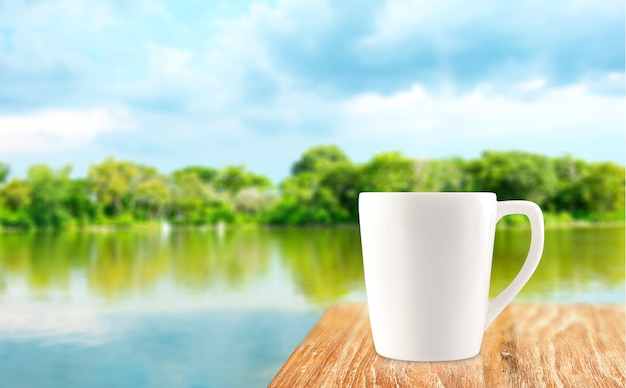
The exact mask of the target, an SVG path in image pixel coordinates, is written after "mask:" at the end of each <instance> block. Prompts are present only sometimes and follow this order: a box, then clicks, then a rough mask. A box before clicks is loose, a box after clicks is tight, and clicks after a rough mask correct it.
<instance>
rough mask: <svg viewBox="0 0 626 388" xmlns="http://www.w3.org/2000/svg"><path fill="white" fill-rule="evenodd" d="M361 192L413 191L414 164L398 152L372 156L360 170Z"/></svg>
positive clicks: (414, 178)
mask: <svg viewBox="0 0 626 388" xmlns="http://www.w3.org/2000/svg"><path fill="white" fill-rule="evenodd" d="M362 174H363V178H362V180H363V191H413V189H414V187H415V184H416V163H415V161H414V160H413V159H411V158H407V157H405V156H403V155H402V154H401V153H399V152H385V153H381V154H378V155H374V157H373V158H372V160H370V161H369V162H367V163H365V165H364V166H363V170H362Z"/></svg>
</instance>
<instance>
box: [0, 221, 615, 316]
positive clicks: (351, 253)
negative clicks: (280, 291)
mask: <svg viewBox="0 0 626 388" xmlns="http://www.w3.org/2000/svg"><path fill="white" fill-rule="evenodd" d="M529 235H530V232H529V231H528V230H527V229H523V228H520V229H515V228H511V229H500V230H499V231H498V235H497V237H496V240H495V249H494V250H495V252H494V262H493V268H492V280H491V291H490V293H491V295H492V296H493V295H495V294H497V293H498V292H500V291H501V290H502V289H504V287H506V285H508V284H509V283H510V281H511V280H512V279H513V277H514V276H515V275H516V274H517V272H518V271H519V268H520V267H521V265H522V262H523V260H524V258H525V255H526V253H527V250H528V244H529ZM272 257H278V259H279V262H278V265H280V266H282V271H283V272H284V275H283V276H284V277H282V278H280V279H278V281H283V282H291V283H292V284H293V285H294V288H295V289H296V292H298V293H299V294H301V295H303V296H304V297H305V298H306V299H307V300H308V301H310V302H312V303H320V304H327V303H329V302H332V301H336V300H338V299H340V298H342V297H344V296H345V295H347V294H349V293H350V292H353V291H357V292H359V291H361V290H362V289H363V266H362V261H361V247H360V240H359V233H358V229H356V228H345V229H342V228H332V229H331V228H328V229H314V228H310V229H274V230H227V231H226V232H225V233H224V234H223V235H222V236H220V235H219V234H218V233H217V232H216V231H215V230H207V231H200V230H173V231H171V232H170V233H169V234H165V235H164V234H161V233H159V232H156V231H116V232H107V233H80V232H79V233H71V232H65V233H16V234H9V233H5V234H0V294H2V293H3V292H6V289H7V287H8V283H7V280H8V279H9V278H10V277H12V278H14V279H18V280H22V279H23V280H24V282H25V283H26V285H27V286H28V288H29V291H30V292H32V293H34V294H35V295H38V296H46V294H47V293H48V292H49V291H59V290H67V291H68V292H69V287H70V285H71V282H72V280H73V277H74V279H79V280H80V279H82V278H84V279H86V281H87V284H88V286H89V288H90V291H91V292H92V293H94V294H96V295H100V296H103V297H105V298H108V299H118V298H120V297H124V296H128V295H129V294H133V293H138V292H144V291H146V290H150V289H153V288H155V287H156V286H157V285H158V284H159V283H161V282H163V281H164V280H169V281H173V282H174V283H175V285H176V287H179V288H181V289H186V290H189V291H194V292H195V291H203V290H207V289H231V290H232V289H242V288H244V287H248V286H250V287H253V285H252V283H253V282H254V281H255V280H256V279H258V278H260V277H262V276H263V275H264V274H266V273H267V272H268V270H269V267H270V265H271V260H272ZM623 260H624V227H623V226H622V227H612V228H611V227H606V228H600V227H592V228H563V229H548V230H546V244H545V249H544V255H543V258H542V261H541V263H540V264H539V267H538V268H537V271H536V272H535V274H534V275H533V277H532V278H531V279H530V281H529V283H528V284H527V285H526V286H525V287H524V289H523V290H522V297H526V298H529V299H541V298H542V297H545V296H550V295H557V297H558V295H562V296H563V297H564V298H567V297H568V296H570V295H571V297H572V298H574V299H575V298H576V296H577V295H578V296H579V295H583V294H591V293H599V294H602V293H606V292H609V293H610V292H614V290H616V288H619V287H623V284H624V283H623V282H624V262H623Z"/></svg>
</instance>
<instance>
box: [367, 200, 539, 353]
mask: <svg viewBox="0 0 626 388" xmlns="http://www.w3.org/2000/svg"><path fill="white" fill-rule="evenodd" d="M509 214H523V215H525V216H527V217H528V219H529V221H530V226H531V242H530V248H529V252H528V256H527V258H526V261H525V262H524V265H523V266H522V268H521V270H520V272H519V273H518V274H517V276H516V277H515V279H514V280H513V281H512V282H511V284H510V285H509V286H508V287H507V288H506V289H505V290H504V291H502V293H500V294H499V295H498V296H496V297H495V298H493V299H491V300H489V281H490V276H491V261H492V256H493V244H494V238H495V231H496V223H497V222H498V220H500V218H502V217H504V216H506V215H509ZM359 226H360V231H361V247H362V252H363V268H364V273H365V289H366V294H367V304H368V309H369V318H370V324H371V328H372V337H373V339H374V347H375V349H376V352H377V353H378V354H380V355H381V356H384V357H388V358H392V359H396V360H405V361H446V360H458V359H464V358H470V357H473V356H476V355H477V354H478V353H479V352H480V346H481V343H482V338H483V333H484V331H485V329H486V328H487V327H488V326H489V325H490V324H491V322H492V321H493V320H494V319H495V318H496V316H497V315H498V314H500V312H502V310H503V309H504V308H505V307H506V305H508V304H509V303H510V302H511V300H513V298H514V297H515V295H517V293H518V292H519V291H520V290H521V289H522V287H523V286H524V284H526V282H527V281H528V279H530V277H531V275H532V274H533V272H534V271H535V268H537V265H538V264H539V260H540V258H541V254H542V251H543V242H544V226H543V214H542V212H541V209H540V208H539V206H537V205H536V204H535V203H533V202H530V201H517V200H516V201H498V200H497V198H496V194H494V193H483V192H481V193H478V192H474V193H360V194H359Z"/></svg>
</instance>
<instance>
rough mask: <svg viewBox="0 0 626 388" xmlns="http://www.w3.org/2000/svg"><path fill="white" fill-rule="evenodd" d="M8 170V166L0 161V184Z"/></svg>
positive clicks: (6, 175) (7, 174)
mask: <svg viewBox="0 0 626 388" xmlns="http://www.w3.org/2000/svg"><path fill="white" fill-rule="evenodd" d="M9 171H11V169H10V168H9V165H8V164H6V163H2V162H0V184H2V183H4V181H6V179H7V177H8V176H9Z"/></svg>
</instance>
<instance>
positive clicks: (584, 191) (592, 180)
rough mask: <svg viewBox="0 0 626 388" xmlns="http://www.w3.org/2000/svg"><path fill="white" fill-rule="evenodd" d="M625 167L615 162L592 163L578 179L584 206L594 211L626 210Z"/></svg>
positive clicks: (585, 208)
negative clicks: (625, 205)
mask: <svg viewBox="0 0 626 388" xmlns="http://www.w3.org/2000/svg"><path fill="white" fill-rule="evenodd" d="M624 174H625V171H624V167H623V166H619V165H617V164H615V163H613V162H599V163H591V164H590V165H589V167H588V168H587V169H586V170H585V172H584V175H583V176H582V177H581V179H580V180H579V181H578V184H577V187H576V189H577V190H578V192H579V195H580V197H581V202H582V208H583V209H584V210H586V211H588V212H593V213H611V212H618V211H623V210H624V194H625V193H624V185H625V184H626V182H625V179H624Z"/></svg>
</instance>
